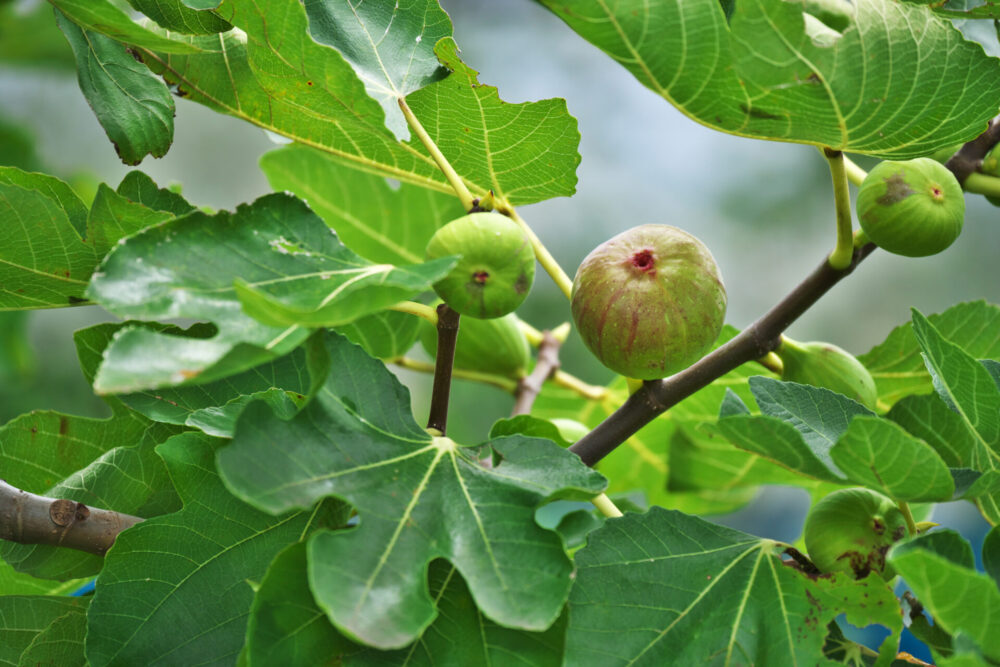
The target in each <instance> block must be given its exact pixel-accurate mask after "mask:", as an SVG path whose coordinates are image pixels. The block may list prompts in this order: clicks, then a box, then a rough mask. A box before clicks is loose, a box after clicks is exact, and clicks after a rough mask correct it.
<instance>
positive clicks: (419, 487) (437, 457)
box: [352, 445, 446, 614]
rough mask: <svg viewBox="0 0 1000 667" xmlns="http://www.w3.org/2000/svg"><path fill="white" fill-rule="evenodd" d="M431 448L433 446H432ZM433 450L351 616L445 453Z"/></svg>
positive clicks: (383, 563)
mask: <svg viewBox="0 0 1000 667" xmlns="http://www.w3.org/2000/svg"><path fill="white" fill-rule="evenodd" d="M432 447H435V446H434V445H432ZM435 448H436V449H437V450H438V451H437V454H435V455H434V460H433V461H431V462H430V465H428V466H427V474H425V475H424V477H423V479H421V480H420V484H418V485H417V488H416V489H414V491H413V498H412V499H411V500H410V502H409V503H408V504H407V505H406V508H405V509H404V510H403V515H402V516H401V517H400V518H399V521H398V522H397V523H396V529H395V530H394V531H393V533H392V536H391V537H390V538H389V542H388V544H386V545H385V549H383V550H382V554H381V556H379V560H378V564H377V565H376V566H375V569H374V570H372V573H371V576H369V577H368V580H367V581H366V582H365V587H364V589H363V590H362V591H361V595H360V596H359V597H358V602H357V604H356V605H354V611H353V612H352V614H357V613H358V612H359V611H360V610H361V607H362V605H363V604H364V603H365V600H366V599H367V598H368V594H369V593H371V591H372V587H373V586H374V585H375V580H376V579H377V578H378V575H379V573H381V572H382V568H384V567H385V564H386V563H387V562H388V561H389V555H390V554H391V553H392V550H393V549H394V548H395V546H396V542H397V541H398V540H399V536H400V534H402V532H403V527H404V526H405V525H406V523H407V521H409V519H410V516H411V515H412V514H413V510H414V509H415V508H416V506H417V504H418V503H419V502H420V497H421V496H422V495H423V493H424V491H425V490H426V489H427V484H428V483H429V481H430V478H431V475H433V474H434V471H435V470H437V466H438V462H439V461H440V460H441V457H443V456H444V455H445V451H446V450H445V449H443V448H440V447H435Z"/></svg>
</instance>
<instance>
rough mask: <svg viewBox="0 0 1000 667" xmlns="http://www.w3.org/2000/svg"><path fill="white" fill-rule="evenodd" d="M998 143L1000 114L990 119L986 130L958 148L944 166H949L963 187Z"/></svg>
mask: <svg viewBox="0 0 1000 667" xmlns="http://www.w3.org/2000/svg"><path fill="white" fill-rule="evenodd" d="M998 143H1000V116H998V117H997V118H994V119H993V120H991V121H990V124H989V126H988V127H987V128H986V131H985V132H983V133H982V134H980V135H979V136H978V137H976V138H975V139H973V140H972V141H969V142H966V143H965V144H964V145H963V146H962V147H961V148H960V149H958V152H957V153H955V154H954V155H952V156H951V158H950V159H949V160H948V161H947V162H946V163H945V165H944V166H946V167H948V169H950V170H951V173H953V174H955V178H957V179H958V182H959V183H961V184H962V187H965V185H966V181H967V180H968V178H969V176H970V175H972V174H974V173H975V172H976V170H977V169H979V167H980V166H981V165H982V164H983V158H984V157H986V154H987V153H989V152H990V151H991V150H992V149H993V147H994V146H996V145H997V144H998Z"/></svg>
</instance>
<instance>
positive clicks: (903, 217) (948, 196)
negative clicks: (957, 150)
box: [857, 158, 965, 257]
mask: <svg viewBox="0 0 1000 667" xmlns="http://www.w3.org/2000/svg"><path fill="white" fill-rule="evenodd" d="M857 212H858V221H859V222H860V224H861V229H862V231H864V233H865V235H866V236H867V237H868V239H869V240H871V241H872V242H873V243H875V244H876V245H877V246H879V247H880V248H883V249H884V250H887V251H888V252H891V253H895V254H897V255H904V256H906V257H927V256H928V255H934V254H936V253H939V252H941V251H942V250H944V249H945V248H947V247H948V246H950V245H951V244H952V243H954V242H955V239H957V238H958V235H959V234H960V233H961V232H962V223H963V220H964V217H965V198H964V196H963V194H962V186H960V185H959V184H958V180H957V179H956V178H955V175H954V174H952V173H951V171H949V170H948V169H947V168H946V167H945V166H944V165H942V164H940V163H938V162H935V161H934V160H932V159H930V158H917V159H915V160H908V161H906V162H892V161H886V162H880V163H879V164H878V165H876V166H875V168H874V169H872V170H871V171H870V172H869V173H868V176H867V177H866V178H865V180H864V182H863V183H862V184H861V188H860V189H859V190H858V198H857Z"/></svg>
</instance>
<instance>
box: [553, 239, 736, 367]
mask: <svg viewBox="0 0 1000 667" xmlns="http://www.w3.org/2000/svg"><path fill="white" fill-rule="evenodd" d="M572 310H573V319H574V321H575V322H576V326H577V328H578V329H579V331H580V336H581V337H582V338H583V342H584V343H585V344H586V345H587V347H588V348H590V351H591V352H593V353H594V355H596V356H597V358H598V359H600V361H601V363H603V364H604V365H605V366H607V367H608V368H610V369H611V370H613V371H615V372H617V373H621V374H622V375H624V376H626V377H630V378H637V379H641V380H652V379H656V378H662V377H666V376H667V375H670V374H671V373H675V372H677V371H679V370H681V369H684V368H687V367H688V366H690V365H691V364H692V363H693V362H695V361H697V360H698V359H699V358H700V357H701V356H702V355H703V354H704V353H705V352H707V351H708V350H709V349H710V348H711V346H712V344H713V343H714V342H715V340H716V338H718V336H719V332H720V331H721V330H722V324H723V321H724V319H725V316H726V289H725V287H724V286H723V284H722V278H721V277H720V276H719V269H718V266H716V264H715V259H713V258H712V254H711V253H710V252H709V251H708V248H706V247H705V245H704V244H703V243H702V242H701V241H699V240H698V239H696V238H695V237H694V236H692V235H691V234H688V233H687V232H685V231H683V230H680V229H677V228H676V227H671V226H669V225H641V226H639V227H634V228H632V229H630V230H628V231H626V232H623V233H621V234H619V235H618V236H615V237H614V238H612V239H610V240H608V241H606V242H604V243H602V244H601V245H599V246H598V247H597V248H595V249H594V250H593V252H591V253H590V254H589V255H587V257H586V258H585V259H584V260H583V263H582V264H581V265H580V268H579V270H578V271H577V273H576V279H575V280H574V281H573V294H572Z"/></svg>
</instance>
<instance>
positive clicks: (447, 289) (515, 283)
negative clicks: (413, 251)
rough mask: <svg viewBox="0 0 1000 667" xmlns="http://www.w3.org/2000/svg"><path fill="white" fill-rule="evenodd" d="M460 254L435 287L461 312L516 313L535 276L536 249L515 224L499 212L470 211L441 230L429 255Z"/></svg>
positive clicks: (482, 314)
mask: <svg viewBox="0 0 1000 667" xmlns="http://www.w3.org/2000/svg"><path fill="white" fill-rule="evenodd" d="M450 255H460V256H461V259H460V260H459V262H458V264H457V265H456V266H455V268H454V269H452V271H451V273H449V274H448V275H447V276H446V277H445V278H443V279H442V280H441V281H439V282H438V283H436V284H435V285H434V291H435V292H437V295H438V296H439V297H441V298H442V299H443V300H444V302H445V303H446V304H448V305H449V306H450V307H451V308H452V309H453V310H455V311H457V312H459V313H461V314H462V315H469V316H470V317H478V318H480V319H490V318H494V317H502V316H503V315H506V314H507V313H511V312H514V310H515V309H517V307H518V306H520V305H521V302H522V301H524V299H525V297H527V296H528V291H529V290H530V289H531V283H532V282H534V280H535V252H534V251H533V250H532V249H531V242H530V241H529V240H528V238H527V236H525V234H524V232H523V231H521V228H520V227H518V225H517V223H516V222H514V221H513V220H511V219H510V218H508V217H506V216H503V215H500V214H499V213H470V214H469V215H466V216H463V217H461V218H458V219H457V220H452V221H451V222H449V223H448V224H447V225H445V226H444V227H442V228H441V229H439V230H437V232H436V233H435V234H434V236H432V237H431V240H430V241H429V242H428V244H427V259H438V258H439V257H448V256H450Z"/></svg>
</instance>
